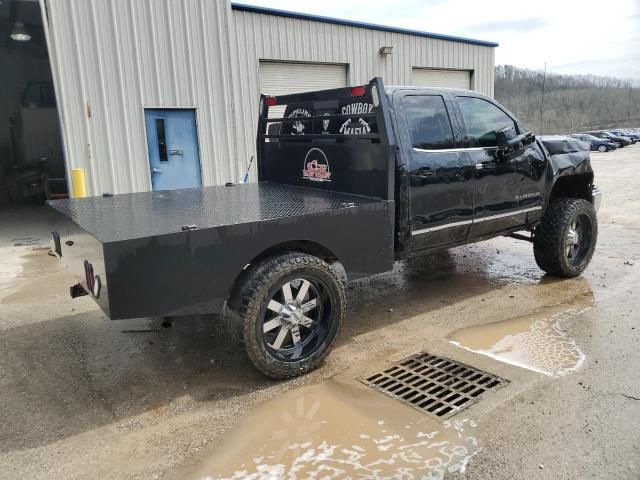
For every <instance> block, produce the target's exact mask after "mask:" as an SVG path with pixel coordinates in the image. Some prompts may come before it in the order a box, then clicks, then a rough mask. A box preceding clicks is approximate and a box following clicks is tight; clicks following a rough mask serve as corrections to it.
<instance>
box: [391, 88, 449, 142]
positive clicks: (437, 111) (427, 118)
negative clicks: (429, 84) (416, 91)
mask: <svg viewBox="0 0 640 480" xmlns="http://www.w3.org/2000/svg"><path fill="white" fill-rule="evenodd" d="M402 109H403V111H404V115H405V118H406V119H407V124H408V126H409V132H410V133H411V144H412V145H413V148H420V149H422V150H442V149H445V148H453V147H454V146H455V143H454V140H453V130H452V129H451V122H450V120H449V113H448V112H447V107H446V106H445V104H444V100H443V98H442V97H441V96H439V95H409V96H406V97H404V98H403V100H402Z"/></svg>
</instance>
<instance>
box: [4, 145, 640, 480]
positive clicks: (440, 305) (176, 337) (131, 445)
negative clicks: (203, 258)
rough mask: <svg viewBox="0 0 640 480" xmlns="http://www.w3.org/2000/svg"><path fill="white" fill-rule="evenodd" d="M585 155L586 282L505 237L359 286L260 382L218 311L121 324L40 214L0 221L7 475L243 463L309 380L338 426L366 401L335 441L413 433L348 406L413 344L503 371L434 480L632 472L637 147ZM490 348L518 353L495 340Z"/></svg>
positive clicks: (638, 408) (636, 382)
mask: <svg viewBox="0 0 640 480" xmlns="http://www.w3.org/2000/svg"><path fill="white" fill-rule="evenodd" d="M592 158H593V166H594V170H595V172H596V180H597V183H598V185H600V187H601V188H602V190H603V191H604V201H603V206H602V208H601V210H600V213H599V222H600V236H599V242H598V248H597V251H596V254H595V257H594V260H593V262H592V264H591V266H590V267H589V269H588V270H587V272H585V274H584V275H583V276H582V277H580V278H577V279H573V280H564V281H559V280H557V279H553V278H548V277H545V276H544V275H543V274H542V272H541V271H540V270H538V269H537V267H536V265H535V262H534V260H533V254H532V249H531V245H530V244H528V243H525V242H519V241H516V240H513V239H507V238H500V239H495V240H492V241H489V242H485V243H479V244H475V245H470V246H466V247H461V248H456V249H453V250H450V251H448V252H443V253H441V254H437V255H434V256H431V257H428V258H423V259H418V260H412V261H409V262H401V263H398V264H397V265H396V267H395V269H394V270H393V272H390V273H388V274H384V275H379V276H376V277H373V278H370V279H367V280H363V281H358V282H353V283H351V284H350V285H349V289H348V300H349V305H350V307H349V316H348V321H347V323H346V325H345V328H344V330H343V333H342V335H341V339H340V341H339V344H338V347H337V348H336V350H335V351H334V352H333V353H332V355H331V356H330V358H329V359H328V361H327V362H326V363H325V364H324V365H323V366H322V368H320V369H319V370H318V371H316V372H313V373H312V374H310V375H307V376H305V377H304V378H300V379H295V380H291V381H287V382H274V381H270V380H267V379H265V378H263V377H261V376H260V375H259V374H257V373H256V372H255V371H254V370H253V368H252V367H251V365H250V364H249V363H248V361H247V360H246V359H245V358H244V356H243V355H242V353H241V352H239V351H238V350H237V349H236V347H235V346H234V345H233V344H232V343H231V341H230V340H229V339H228V338H227V337H226V336H225V335H224V333H223V332H222V331H221V330H220V329H219V328H218V327H217V319H216V317H214V316H211V317H199V318H185V319H180V320H178V321H176V323H174V325H173V327H172V328H169V329H167V328H163V327H162V326H161V325H160V322H159V321H158V320H154V319H140V320H133V321H126V322H110V321H108V320H106V319H105V317H104V315H103V314H102V312H101V311H100V310H98V309H97V307H96V306H95V304H94V303H93V302H92V301H91V300H90V299H88V298H87V297H84V298H80V299H76V300H71V299H70V298H69V297H68V286H69V285H70V284H72V283H73V280H72V279H71V278H70V277H69V276H68V274H67V272H66V271H64V269H63V268H62V267H61V265H60V264H59V263H58V262H57V261H56V260H55V259H54V258H52V257H49V256H47V249H46V248H43V247H42V246H41V245H43V243H45V242H46V238H47V235H48V231H49V229H48V222H49V219H50V216H49V213H48V211H47V210H46V209H45V208H35V207H34V208H23V209H19V210H14V211H4V212H0V225H2V227H1V228H0V405H1V408H0V478H3V479H5V478H6V479H24V478H30V479H41V478H42V479H45V478H46V479H58V478H60V479H76V478H77V479H85V478H101V479H110V478H118V479H119V478H132V479H133V478H141V479H142V478H144V479H146V478H159V477H170V478H171V477H175V478H187V477H198V476H200V475H201V474H205V473H207V472H208V470H207V469H210V470H211V469H212V470H211V471H212V472H213V471H214V470H216V469H217V468H220V469H221V470H225V471H229V472H233V471H234V470H237V468H236V467H240V465H235V464H232V463H233V462H235V461H237V458H244V457H245V456H246V455H247V454H246V452H245V453H243V451H242V448H246V444H247V442H244V445H243V442H239V441H238V439H239V438H251V439H252V442H253V443H252V448H253V446H255V449H256V450H258V449H259V448H266V447H268V446H269V441H270V440H269V432H270V431H271V430H270V429H269V428H264V429H262V430H260V431H259V432H258V433H260V432H262V433H260V435H258V433H256V431H255V430H256V429H255V428H253V427H252V426H255V425H256V423H255V422H259V421H260V420H259V419H260V418H266V417H265V416H262V417H261V416H260V415H259V413H260V412H271V414H273V415H275V416H277V415H278V411H277V410H274V408H276V406H274V405H277V404H278V402H281V403H282V404H283V405H284V404H286V403H287V402H288V401H289V400H288V399H291V398H292V395H293V398H300V397H299V396H298V397H296V392H307V393H304V395H308V392H309V391H310V390H309V389H312V390H311V391H312V392H316V393H313V395H318V396H319V398H320V399H321V400H322V398H325V397H323V395H329V396H330V397H331V400H329V399H328V398H329V397H326V398H327V400H325V403H326V404H327V405H336V403H335V402H342V403H338V404H337V405H338V406H337V407H335V408H333V410H334V411H333V412H331V411H327V413H321V414H319V415H327V419H328V420H327V421H338V422H341V421H343V420H342V419H340V417H338V418H336V417H335V411H336V410H337V411H341V410H342V409H344V410H345V411H354V412H358V418H359V419H360V420H358V422H360V423H358V422H355V420H354V423H353V424H352V423H349V422H346V423H344V424H342V427H341V428H342V429H343V432H344V438H350V437H349V435H354V434H357V433H358V431H359V430H358V429H361V428H366V429H367V430H366V431H371V430H372V429H374V427H375V425H377V424H378V423H376V422H374V423H371V422H372V421H374V420H376V419H377V418H380V417H381V416H384V413H381V412H388V415H389V416H391V417H393V419H392V420H393V421H390V423H391V424H392V425H394V426H395V428H404V427H403V423H405V421H406V423H407V426H406V427H407V430H409V431H413V430H411V429H412V428H413V427H412V425H415V424H416V422H418V423H419V422H420V421H421V420H420V419H419V415H418V414H416V412H415V411H414V410H413V409H411V408H408V407H405V406H402V405H399V406H398V404H397V402H396V401H393V400H388V399H386V398H385V397H383V396H382V395H380V394H378V393H373V395H375V396H376V399H375V401H372V402H370V404H362V402H360V403H358V405H359V408H357V409H352V407H353V404H354V403H353V402H356V403H357V402H358V401H357V400H356V399H357V398H358V397H360V398H362V396H365V397H366V398H369V397H367V396H368V395H371V393H370V392H368V391H367V389H366V388H365V387H363V386H362V385H361V384H360V383H359V382H358V380H357V378H359V377H361V376H363V375H366V374H368V373H372V372H375V371H376V370H378V369H380V368H383V367H386V366H388V365H389V364H391V363H393V362H395V361H398V360H400V359H402V358H404V357H406V356H408V355H410V354H412V353H415V352H418V351H422V350H428V351H429V352H432V353H436V354H441V355H444V356H447V357H449V358H453V359H455V360H458V361H461V362H464V363H467V364H469V365H472V366H474V367H475V368H479V369H483V370H486V371H488V372H490V373H492V374H494V375H498V376H500V377H502V378H504V379H506V380H508V381H509V383H508V385H506V386H505V387H504V388H501V389H500V390H497V391H494V392H491V393H489V394H487V395H486V396H485V397H484V398H482V399H481V400H480V401H479V402H477V403H476V404H474V405H473V406H471V407H470V408H468V409H466V410H464V412H461V413H459V414H458V415H457V416H456V417H453V418H454V419H455V418H457V417H460V418H464V419H465V420H468V419H472V421H473V424H474V425H476V426H475V427H474V428H473V438H474V445H475V444H476V441H477V446H475V447H474V448H473V449H471V448H469V449H468V451H467V454H468V455H467V456H466V457H465V460H464V462H458V463H457V464H453V463H451V464H447V465H449V466H448V467H447V468H444V469H441V470H439V471H437V472H436V473H437V475H436V474H434V475H436V478H437V476H444V477H445V478H468V479H487V480H488V479H514V478H526V479H537V478H541V479H543V478H544V479H547V478H548V479H554V480H555V479H559V478H568V479H586V478H615V479H626V478H629V479H637V478H640V460H639V459H640V422H639V421H638V418H640V375H638V371H637V369H638V365H639V364H640V322H639V321H638V318H639V316H638V307H639V304H640V300H639V298H640V297H639V295H638V294H639V293H640V282H639V280H640V245H639V244H640V209H639V208H638V207H639V206H640V205H639V200H638V196H637V194H636V192H637V191H638V188H639V186H640V181H639V180H638V178H639V176H638V175H637V171H638V170H639V169H640V145H635V146H631V147H627V148H624V149H622V150H619V151H616V152H611V153H604V154H599V153H594V154H593V155H592ZM558 315H559V316H558ZM558 322H559V323H558ZM531 325H535V326H536V327H535V328H533V327H531ZM470 327H473V328H472V329H470ZM514 329H515V330H514ZM518 332H519V333H522V332H524V333H525V334H526V335H525V336H524V337H522V336H520V335H519V333H518ZM452 339H453V340H455V341H456V342H457V344H454V343H452V342H451V341H450V340H452ZM501 339H502V340H501ZM505 339H506V340H505ZM514 339H515V340H514ZM558 339H559V340H558ZM498 340H501V341H504V342H507V343H506V345H507V347H506V348H503V349H496V348H493V350H492V349H491V348H489V347H490V346H491V345H493V344H494V343H496V342H497V341H498ZM492 342H493V343H492ZM458 344H459V345H460V346H457V345H458ZM496 344H497V343H496ZM523 345H524V346H523ZM558 345H560V347H558ZM461 347H465V348H461ZM523 352H524V353H523ZM558 362H559V363H558ZM523 367H525V368H523ZM329 379H330V380H329ZM328 382H337V383H338V384H340V385H341V387H339V388H338V387H335V385H334V384H333V383H331V385H332V386H331V387H330V388H327V387H326V385H328V384H329V383H328ZM313 389H316V390H313ZM345 389H346V390H345ZM345 391H346V393H336V392H345ZM318 392H319V393H318ZM332 392H333V393H332ZM300 395H303V393H301V394H300ZM334 396H338V397H339V398H333V397H334ZM274 402H275V404H274ZM379 402H382V403H379ZM384 402H391V404H389V403H386V404H385V403H384ZM321 403H322V401H321ZM340 405H342V406H340ZM368 405H370V406H368ZM369 409H370V410H371V412H368V410H369ZM327 410H331V409H329V408H327ZM271 414H268V416H269V418H271ZM332 415H333V416H332ZM405 415H406V418H405V417H404V416H405ZM417 415H418V416H417ZM256 419H258V420H256ZM378 421H382V420H378ZM470 421H471V420H470ZM430 422H432V423H428V422H427V423H425V424H423V426H424V428H427V427H429V428H435V429H439V430H443V431H444V430H446V429H447V428H449V427H448V426H447V425H448V424H447V425H445V426H444V427H443V426H442V424H441V423H439V422H436V421H430ZM433 422H435V423H433ZM456 425H457V426H456V429H458V428H459V426H460V424H456ZM410 427H411V428H410ZM389 428H391V427H389ZM456 431H458V430H456ZM319 432H320V433H317V434H314V435H315V436H314V437H313V438H314V440H318V441H320V440H322V435H323V434H322V429H320V430H319ZM248 433H251V434H252V435H253V436H252V437H246V435H247V434H248ZM445 433H446V432H445ZM465 435H466V434H465ZM436 438H439V437H436ZM446 438H447V441H453V440H451V439H452V438H453V437H451V436H450V435H449V436H447V437H446ZM453 443H454V444H455V442H453ZM279 446H280V445H278V446H277V447H279ZM223 461H226V462H229V464H226V465H221V462H223ZM454 466H455V468H454ZM203 468H204V470H203ZM350 468H353V469H355V468H356V467H354V466H353V465H352V466H351V467H350ZM462 470H464V472H463V471H462ZM426 472H427V470H424V471H423V475H426ZM380 475H381V476H383V474H380ZM419 476H420V474H416V477H419ZM238 478H239V477H238Z"/></svg>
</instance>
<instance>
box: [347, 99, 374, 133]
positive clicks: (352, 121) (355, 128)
mask: <svg viewBox="0 0 640 480" xmlns="http://www.w3.org/2000/svg"><path fill="white" fill-rule="evenodd" d="M371 112H373V104H371V103H363V102H356V103H350V104H349V105H345V106H344V107H342V114H343V115H357V114H359V113H371ZM370 132H371V127H370V126H369V124H368V123H367V122H366V121H365V120H364V119H362V118H349V119H348V120H347V121H346V122H344V123H343V124H342V125H341V126H340V133H341V134H343V135H366V134H368V133H370Z"/></svg>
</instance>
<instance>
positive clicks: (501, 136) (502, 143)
mask: <svg viewBox="0 0 640 480" xmlns="http://www.w3.org/2000/svg"><path fill="white" fill-rule="evenodd" d="M515 133H516V132H515V129H514V128H513V127H505V128H501V129H500V130H498V131H497V132H496V143H497V144H498V148H499V149H501V150H508V149H509V148H510V147H511V142H510V140H511V139H513V138H514V137H516V134H515Z"/></svg>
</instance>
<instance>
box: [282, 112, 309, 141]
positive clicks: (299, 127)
mask: <svg viewBox="0 0 640 480" xmlns="http://www.w3.org/2000/svg"><path fill="white" fill-rule="evenodd" d="M310 116H311V113H310V112H309V110H307V109H306V108H296V109H295V110H294V111H293V112H291V113H290V114H289V115H288V116H287V118H304V117H310ZM305 129H306V126H305V124H304V123H302V122H301V121H297V122H294V123H293V124H292V125H291V135H304V131H305Z"/></svg>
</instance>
